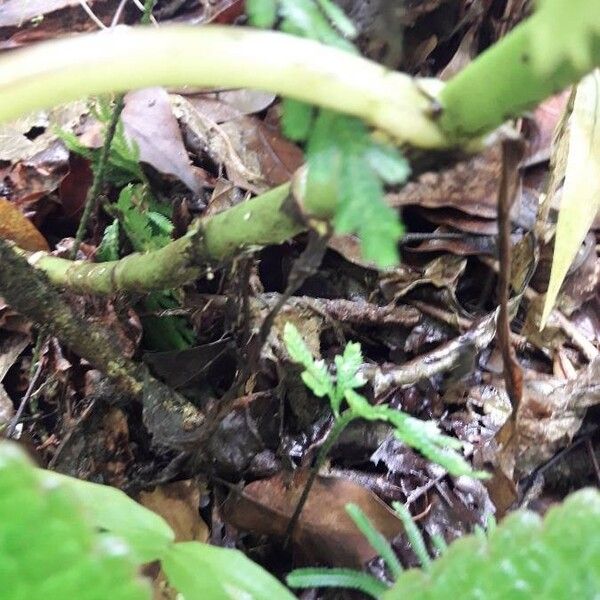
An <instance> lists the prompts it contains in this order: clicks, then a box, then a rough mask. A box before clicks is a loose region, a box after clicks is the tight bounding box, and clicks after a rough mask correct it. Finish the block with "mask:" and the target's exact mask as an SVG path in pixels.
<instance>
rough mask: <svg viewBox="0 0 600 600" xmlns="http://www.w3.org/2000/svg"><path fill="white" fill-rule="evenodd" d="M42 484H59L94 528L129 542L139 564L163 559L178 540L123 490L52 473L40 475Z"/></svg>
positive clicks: (43, 472)
mask: <svg viewBox="0 0 600 600" xmlns="http://www.w3.org/2000/svg"><path fill="white" fill-rule="evenodd" d="M38 475H39V477H40V479H41V480H42V481H45V482H48V483H50V484H58V485H60V486H62V487H64V488H65V489H67V490H69V492H70V493H71V494H72V497H73V498H75V499H76V500H77V502H78V503H79V504H80V505H81V506H83V507H85V508H86V510H87V517H88V519H89V520H90V522H91V523H93V525H95V526H96V527H98V528H100V529H103V530H106V531H108V532H109V533H111V534H113V535H116V536H118V537H120V538H122V539H123V540H125V541H126V542H127V544H128V545H129V546H130V547H131V549H132V551H133V553H134V555H135V558H136V560H137V561H138V562H139V563H145V562H150V561H152V560H156V559H157V558H159V557H160V556H161V555H162V553H163V552H164V550H165V548H166V547H167V546H169V545H170V544H171V542H172V541H173V540H174V539H175V536H174V534H173V531H172V530H171V528H170V527H169V525H167V523H166V522H165V521H164V520H163V519H162V518H161V517H159V516H158V515H157V514H156V513H154V512H152V511H151V510H148V509H147V508H144V507H143V506H142V505H141V504H138V503H137V502H135V501H134V500H132V499H131V498H129V496H127V495H126V494H125V493H124V492H122V491H121V490H118V489H116V488H113V487H110V486H107V485H100V484H97V483H91V482H89V481H82V480H80V479H74V478H73V477H67V476H66V475H61V474H59V473H54V472H51V471H41V470H40V471H39V473H38Z"/></svg>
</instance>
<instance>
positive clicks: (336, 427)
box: [284, 409, 356, 546]
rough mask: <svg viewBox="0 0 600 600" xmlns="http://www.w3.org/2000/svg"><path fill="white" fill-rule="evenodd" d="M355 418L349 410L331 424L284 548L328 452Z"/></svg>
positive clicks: (286, 533)
mask: <svg viewBox="0 0 600 600" xmlns="http://www.w3.org/2000/svg"><path fill="white" fill-rule="evenodd" d="M355 418H356V414H355V413H354V411H352V410H351V409H348V410H346V411H344V412H343V413H342V414H341V415H340V416H339V417H338V418H337V419H336V421H335V423H334V424H333V427H332V428H331V431H330V432H329V435H328V436H327V439H326V440H325V441H324V442H323V445H322V446H321V448H319V453H318V454H317V459H316V460H315V464H314V466H313V468H312V470H311V472H310V474H309V476H308V479H307V481H306V485H305V486H304V489H303V490H302V495H301V496H300V499H299V500H298V504H297V505H296V508H295V510H294V514H293V515H292V517H291V519H290V520H289V522H288V526H287V528H286V530H285V540H284V545H285V546H287V545H288V544H289V542H290V540H291V538H292V535H293V534H294V529H295V528H296V525H297V524H298V519H299V518H300V515H301V514H302V509H303V508H304V505H305V504H306V500H307V498H308V495H309V494H310V490H311V488H312V486H313V483H314V482H315V479H316V478H317V475H318V474H319V470H320V469H321V467H322V466H323V463H324V462H325V459H326V458H327V456H328V455H329V452H330V451H331V449H332V448H333V446H334V444H335V443H336V441H337V440H338V438H339V437H340V435H341V434H342V432H343V431H344V429H346V427H347V426H348V424H349V423H350V422H351V421H352V420H354V419H355Z"/></svg>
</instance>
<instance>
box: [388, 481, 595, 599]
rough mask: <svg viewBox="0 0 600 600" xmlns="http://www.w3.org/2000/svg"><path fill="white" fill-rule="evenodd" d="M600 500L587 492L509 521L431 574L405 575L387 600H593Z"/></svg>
mask: <svg viewBox="0 0 600 600" xmlns="http://www.w3.org/2000/svg"><path fill="white" fill-rule="evenodd" d="M598 565H600V494H599V493H598V491H597V490H592V489H587V490H581V491H579V492H576V493H575V494H572V495H571V496H569V497H568V498H567V500H566V501H565V502H564V503H563V504H562V505H558V506H555V507H553V508H551V509H550V510H549V511H548V513H547V514H546V517H545V518H544V520H543V521H542V520H541V518H540V517H539V516H538V515H537V514H535V513H532V512H528V511H518V512H515V513H512V514H511V515H509V516H508V517H506V518H505V519H504V520H503V521H502V523H501V524H500V525H498V527H497V528H496V529H495V530H494V531H493V532H490V533H489V535H488V536H487V538H486V537H485V536H483V537H481V536H476V535H469V536H464V537H462V538H460V539H458V540H457V541H455V542H453V543H452V544H450V546H448V548H447V549H446V550H445V552H444V554H443V555H442V556H441V557H440V558H438V559H437V560H434V561H433V562H432V563H431V567H430V570H429V571H428V572H425V571H422V570H419V569H411V570H410V571H405V572H404V573H403V574H402V575H401V576H400V577H399V578H398V580H397V581H396V583H395V585H394V586H393V588H392V589H391V590H389V591H387V592H385V593H384V594H383V597H382V598H383V599H384V600H447V598H473V599H475V598H515V599H516V598H523V599H526V598H527V599H528V598H565V599H567V598H569V599H570V598H581V599H583V598H585V599H590V600H591V599H592V598H596V597H597V596H598V592H599V590H600V569H598Z"/></svg>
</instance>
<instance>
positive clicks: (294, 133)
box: [281, 98, 315, 141]
mask: <svg viewBox="0 0 600 600" xmlns="http://www.w3.org/2000/svg"><path fill="white" fill-rule="evenodd" d="M281 104H282V108H283V112H282V116H281V127H282V129H283V133H285V135H286V136H287V137H289V138H290V139H291V140H295V141H304V140H306V139H307V138H308V134H309V133H310V128H311V125H312V123H313V118H314V113H315V108H314V106H311V105H310V104H306V103H305V102H300V101H299V100H292V99H291V98H284V99H283V102H282V103H281Z"/></svg>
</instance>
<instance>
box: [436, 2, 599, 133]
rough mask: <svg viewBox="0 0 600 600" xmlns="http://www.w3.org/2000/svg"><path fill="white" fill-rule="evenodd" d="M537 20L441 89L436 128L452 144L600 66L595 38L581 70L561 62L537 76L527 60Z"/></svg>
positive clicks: (531, 20) (522, 26)
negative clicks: (441, 108) (551, 70)
mask: <svg viewBox="0 0 600 600" xmlns="http://www.w3.org/2000/svg"><path fill="white" fill-rule="evenodd" d="M541 18H542V15H540V14H534V15H533V16H532V17H530V18H529V19H527V20H526V21H524V22H523V23H521V24H520V25H518V26H517V27H515V29H513V30H512V31H511V32H510V33H509V34H508V35H507V36H506V37H504V38H503V39H502V40H500V41H499V42H498V43H496V44H495V45H494V46H492V47H491V48H490V49H488V50H487V51H486V52H484V53H483V54H481V55H480V56H479V57H478V58H477V59H476V60H475V61H473V62H472V63H471V64H470V65H469V66H468V67H466V68H465V69H464V70H463V71H461V72H460V73H458V75H456V76H455V77H453V78H452V79H451V80H450V81H449V82H448V83H447V84H446V86H445V87H444V88H443V89H442V91H441V92H440V95H439V99H440V102H441V104H442V107H443V113H442V115H441V119H440V126H441V128H442V129H443V130H444V131H445V132H446V133H447V134H448V136H449V137H450V138H451V139H454V140H455V141H460V140H465V139H469V138H473V137H474V136H478V135H481V134H483V133H485V132H486V131H490V130H491V129H493V128H495V127H497V126H498V125H500V124H502V123H503V122H505V121H506V120H507V119H509V118H511V117H516V116H518V115H520V114H522V113H523V112H524V111H526V110H528V109H530V108H533V107H534V106H535V105H536V104H538V103H539V102H541V101H542V100H544V99H545V98H547V97H548V96H551V95H552V94H555V93H557V92H559V91H561V90H562V89H564V88H565V87H566V86H568V85H570V84H572V83H575V82H577V81H578V80H579V79H581V77H583V76H584V75H586V74H587V73H588V72H589V71H591V70H592V69H593V68H594V67H595V66H597V65H599V64H600V36H595V37H594V38H593V45H592V52H591V55H590V61H589V64H587V65H584V66H583V68H582V67H581V66H580V67H575V66H573V65H572V64H571V63H570V62H568V61H565V62H563V64H561V65H560V67H559V68H558V69H555V70H554V71H553V72H551V73H549V74H541V73H540V72H539V71H538V70H537V69H536V68H535V67H534V64H533V61H532V60H531V56H530V47H531V43H532V42H531V40H532V37H533V33H534V32H535V30H536V28H537V27H539V26H540V20H541ZM545 18H547V17H545Z"/></svg>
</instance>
